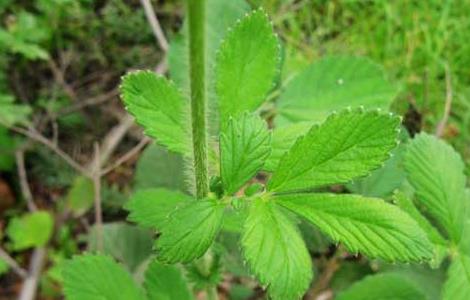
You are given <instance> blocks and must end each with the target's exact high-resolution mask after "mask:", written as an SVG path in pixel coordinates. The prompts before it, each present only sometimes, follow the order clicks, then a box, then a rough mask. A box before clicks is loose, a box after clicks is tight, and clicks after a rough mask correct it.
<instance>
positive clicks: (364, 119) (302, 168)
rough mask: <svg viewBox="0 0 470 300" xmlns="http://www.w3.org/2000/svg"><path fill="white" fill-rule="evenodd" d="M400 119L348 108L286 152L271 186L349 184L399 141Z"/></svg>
mask: <svg viewBox="0 0 470 300" xmlns="http://www.w3.org/2000/svg"><path fill="white" fill-rule="evenodd" d="M399 123H400V119H399V118H398V117H396V116H391V115H389V114H380V113H378V112H377V111H368V112H364V111H362V110H355V111H350V110H344V111H342V112H340V113H338V114H333V115H331V116H330V117H329V118H328V119H327V120H326V121H325V122H324V123H323V124H322V125H320V126H313V127H312V128H311V129H310V131H309V132H308V133H307V134H306V135H304V136H301V137H299V138H298V139H297V141H296V142H295V144H294V145H293V146H292V148H291V149H290V150H289V152H288V153H286V154H285V155H284V156H283V157H282V159H281V161H280V162H279V165H278V167H277V169H276V171H275V172H274V174H273V177H272V178H271V180H270V181H269V183H268V189H269V190H270V191H275V192H287V191H295V190H301V189H307V188H313V187H320V186H326V185H330V184H338V183H345V182H348V181H350V180H352V179H353V178H355V177H360V176H364V175H366V174H368V173H369V172H370V171H371V170H373V169H375V168H378V167H379V166H381V165H382V163H383V162H384V161H385V160H386V159H387V158H388V157H389V152H390V151H391V150H392V149H393V148H394V147H395V146H396V144H397V135H398V130H399V127H398V126H399Z"/></svg>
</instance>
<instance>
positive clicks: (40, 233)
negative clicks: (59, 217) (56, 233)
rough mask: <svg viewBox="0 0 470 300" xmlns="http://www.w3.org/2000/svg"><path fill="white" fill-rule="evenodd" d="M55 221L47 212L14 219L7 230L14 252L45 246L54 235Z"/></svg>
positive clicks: (38, 212)
mask: <svg viewBox="0 0 470 300" xmlns="http://www.w3.org/2000/svg"><path fill="white" fill-rule="evenodd" d="M53 227H54V220H53V218H52V216H51V214H50V213H48V212H47V211H37V212H33V213H28V214H25V215H23V216H21V217H15V218H13V219H12V220H11V221H10V223H8V227H7V229H6V234H7V235H8V237H9V238H10V240H11V242H12V248H13V249H14V250H23V249H27V248H31V247H39V246H44V245H45V244H46V243H47V242H48V241H49V238H50V237H51V235H52V230H53Z"/></svg>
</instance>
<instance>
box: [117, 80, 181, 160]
mask: <svg viewBox="0 0 470 300" xmlns="http://www.w3.org/2000/svg"><path fill="white" fill-rule="evenodd" d="M121 96H122V99H123V101H124V103H125V105H126V109H127V110H128V111H129V112H130V113H131V114H132V115H134V117H135V118H136V120H137V123H139V124H140V125H142V126H143V127H144V130H145V133H146V134H147V135H149V136H151V137H153V138H156V139H157V142H158V143H160V144H162V145H164V146H166V147H167V148H168V149H170V150H172V151H175V152H178V153H183V154H186V153H188V152H189V149H190V147H189V145H190V132H189V123H188V124H186V121H185V120H187V119H188V118H187V117H186V114H187V110H188V103H187V101H186V99H184V97H183V95H182V94H181V93H180V92H179V91H178V89H177V88H176V86H175V85H174V84H173V83H171V82H170V81H168V80H167V79H166V78H164V77H162V76H159V75H157V74H155V73H154V72H150V71H137V72H132V73H129V74H127V75H126V76H124V78H123V79H122V85H121Z"/></svg>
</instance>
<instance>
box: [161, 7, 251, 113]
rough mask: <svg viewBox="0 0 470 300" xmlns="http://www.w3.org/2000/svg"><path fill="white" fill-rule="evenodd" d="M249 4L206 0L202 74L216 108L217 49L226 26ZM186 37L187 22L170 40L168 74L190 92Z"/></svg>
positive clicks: (211, 103) (212, 105)
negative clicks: (204, 55) (204, 57)
mask: <svg viewBox="0 0 470 300" xmlns="http://www.w3.org/2000/svg"><path fill="white" fill-rule="evenodd" d="M249 9H250V6H249V5H248V4H247V3H246V2H245V1H244V0H230V1H226V0H207V1H206V14H205V16H206V18H205V21H206V24H205V29H206V30H205V33H206V34H205V37H206V62H205V66H206V67H205V70H206V72H205V76H206V83H207V86H208V92H209V93H208V94H209V102H210V103H209V105H210V106H211V107H212V108H215V102H216V101H215V99H216V97H215V83H214V81H215V74H214V73H215V72H214V69H215V68H214V65H215V59H216V51H217V50H218V49H219V46H220V43H221V42H222V40H223V38H224V37H225V35H226V33H227V31H228V29H229V28H230V27H231V26H233V25H234V24H235V22H236V21H237V20H238V19H240V18H242V17H243V15H244V14H245V13H246V12H248V11H249ZM188 41H189V39H188V30H187V22H185V24H184V26H183V31H182V33H181V34H180V35H178V36H177V37H176V38H174V39H173V40H172V41H171V43H170V50H169V52H168V63H169V67H170V74H171V78H172V79H173V80H175V82H176V83H177V84H178V85H179V86H180V87H181V88H182V89H183V90H184V92H185V93H186V94H187V95H189V47H188V44H189V42H188Z"/></svg>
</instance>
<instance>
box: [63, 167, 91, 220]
mask: <svg viewBox="0 0 470 300" xmlns="http://www.w3.org/2000/svg"><path fill="white" fill-rule="evenodd" d="M94 195H95V190H94V187H93V181H92V180H91V179H90V178H88V177H85V176H77V177H76V178H75V179H74V181H73V183H72V187H71V188H70V190H69V191H68V193H67V196H66V197H65V202H66V205H67V208H68V209H70V210H71V211H72V213H73V215H74V216H75V217H79V216H81V215H83V214H84V213H86V212H87V211H88V210H89V209H90V208H91V207H92V206H93V200H94Z"/></svg>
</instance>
